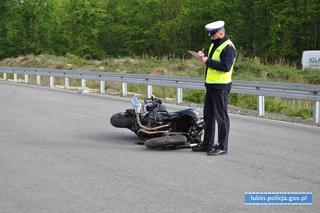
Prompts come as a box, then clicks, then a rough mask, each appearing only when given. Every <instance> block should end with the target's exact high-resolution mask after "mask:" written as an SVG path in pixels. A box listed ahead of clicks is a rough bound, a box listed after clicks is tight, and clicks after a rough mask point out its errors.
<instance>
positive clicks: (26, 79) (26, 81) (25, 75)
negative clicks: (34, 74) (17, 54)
mask: <svg viewBox="0 0 320 213" xmlns="http://www.w3.org/2000/svg"><path fill="white" fill-rule="evenodd" d="M28 82H29V75H28V74H24V83H25V84H27V83H28Z"/></svg>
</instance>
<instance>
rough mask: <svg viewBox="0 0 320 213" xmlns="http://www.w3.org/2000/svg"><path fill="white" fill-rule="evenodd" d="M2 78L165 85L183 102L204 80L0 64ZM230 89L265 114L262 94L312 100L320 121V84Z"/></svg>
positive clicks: (235, 85)
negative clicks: (253, 101)
mask: <svg viewBox="0 0 320 213" xmlns="http://www.w3.org/2000/svg"><path fill="white" fill-rule="evenodd" d="M0 73H3V80H8V77H7V74H8V73H11V74H13V81H14V82H17V81H18V74H23V75H24V82H25V83H28V82H29V75H36V76H37V84H38V85H41V76H47V77H49V86H50V87H52V88H53V87H55V84H54V78H55V77H61V78H64V79H65V85H64V86H65V88H66V89H68V88H69V79H70V78H74V79H81V90H82V91H84V90H85V88H86V81H87V80H95V81H100V93H102V94H104V93H105V82H106V81H115V82H121V83H122V95H123V96H126V95H127V83H134V84H145V85H147V88H148V89H147V96H148V97H150V96H151V95H152V86H165V87H174V88H177V95H176V101H177V103H181V102H182V101H183V90H182V89H200V90H204V89H205V87H204V82H203V79H201V78H186V77H173V76H172V77H171V76H152V75H141V74H127V73H111V72H97V71H77V70H76V71H75V70H56V69H42V68H21V67H0ZM231 92H233V93H240V94H249V95H256V96H258V100H257V109H258V114H259V115H264V114H265V103H264V102H265V101H264V97H265V96H271V97H278V98H289V99H300V100H308V101H312V102H314V113H313V118H314V123H315V124H318V123H319V122H320V85H305V84H288V83H274V82H253V81H238V80H234V81H233V86H232V90H231Z"/></svg>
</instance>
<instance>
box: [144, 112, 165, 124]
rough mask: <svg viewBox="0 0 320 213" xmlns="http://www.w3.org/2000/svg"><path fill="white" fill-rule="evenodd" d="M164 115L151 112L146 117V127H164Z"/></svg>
mask: <svg viewBox="0 0 320 213" xmlns="http://www.w3.org/2000/svg"><path fill="white" fill-rule="evenodd" d="M165 117H166V115H165V113H163V112H151V113H149V115H148V116H147V120H148V121H147V123H148V127H156V126H160V125H164V119H165Z"/></svg>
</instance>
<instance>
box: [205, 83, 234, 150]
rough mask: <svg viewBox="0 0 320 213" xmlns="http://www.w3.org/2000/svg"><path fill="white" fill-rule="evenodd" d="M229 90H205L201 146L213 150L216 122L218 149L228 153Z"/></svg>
mask: <svg viewBox="0 0 320 213" xmlns="http://www.w3.org/2000/svg"><path fill="white" fill-rule="evenodd" d="M229 93H230V88H229V89H212V88H207V91H206V95H205V103H204V109H203V114H204V122H205V130H204V141H203V145H204V146H207V147H208V148H209V149H211V148H213V144H214V136H215V130H216V129H215V126H216V121H217V124H218V143H219V148H220V149H222V150H225V151H226V152H227V151H228V135H229V128H230V122H229V116H228V95H229Z"/></svg>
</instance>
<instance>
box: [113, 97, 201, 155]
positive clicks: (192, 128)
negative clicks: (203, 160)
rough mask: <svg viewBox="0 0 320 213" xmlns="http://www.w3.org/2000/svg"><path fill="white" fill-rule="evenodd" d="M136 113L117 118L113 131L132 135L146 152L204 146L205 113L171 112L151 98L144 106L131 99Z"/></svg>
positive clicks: (128, 110)
mask: <svg viewBox="0 0 320 213" xmlns="http://www.w3.org/2000/svg"><path fill="white" fill-rule="evenodd" d="M131 103H132V105H133V109H127V110H126V111H125V112H120V113H116V114H114V115H113V116H112V117H111V118H110V122H111V124H112V125H113V126H114V127H117V128H127V129H130V130H131V131H133V132H134V133H135V134H136V135H137V136H138V137H139V138H140V139H142V143H144V145H145V146H146V147H147V148H164V149H179V148H191V147H193V146H198V145H199V144H200V143H201V140H202V135H203V131H204V121H203V116H202V113H201V112H200V111H199V110H197V109H194V108H188V109H183V110H179V111H175V112H168V111H167V109H166V107H165V105H163V104H162V102H161V100H160V99H157V98H154V97H151V98H147V99H145V100H144V101H143V103H141V102H140V101H139V100H138V98H137V97H135V96H133V97H132V98H131Z"/></svg>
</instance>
